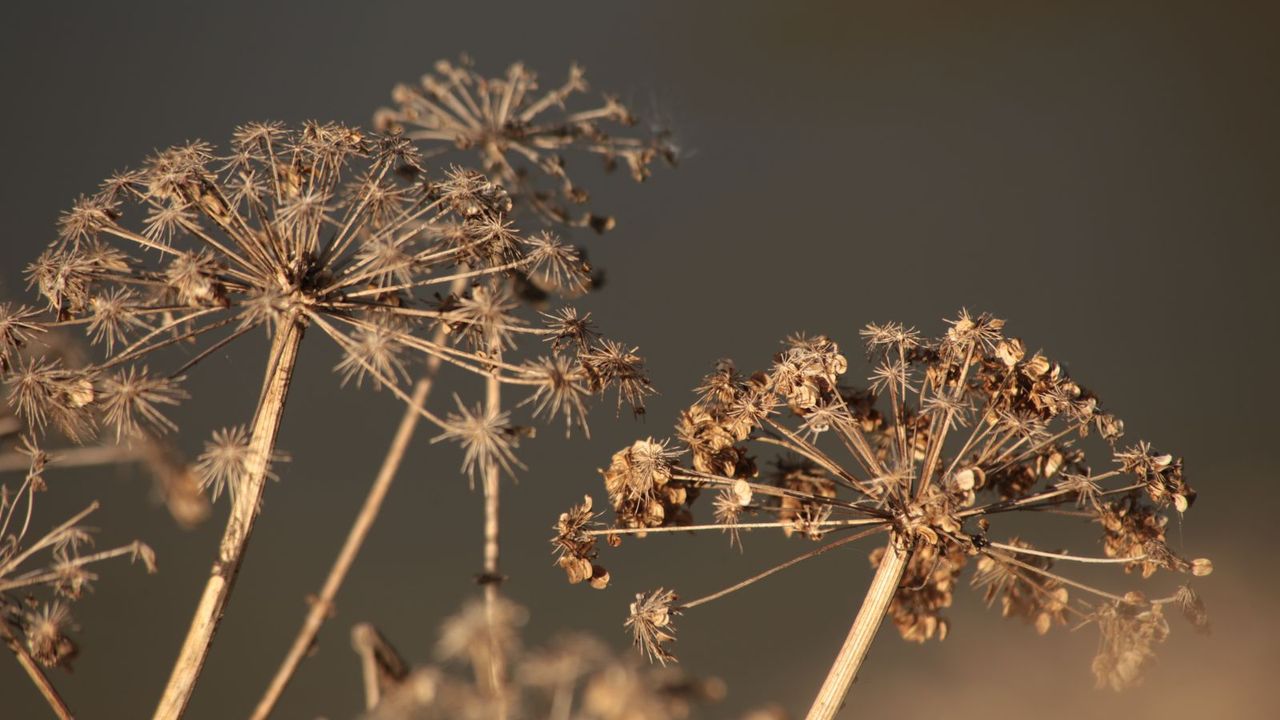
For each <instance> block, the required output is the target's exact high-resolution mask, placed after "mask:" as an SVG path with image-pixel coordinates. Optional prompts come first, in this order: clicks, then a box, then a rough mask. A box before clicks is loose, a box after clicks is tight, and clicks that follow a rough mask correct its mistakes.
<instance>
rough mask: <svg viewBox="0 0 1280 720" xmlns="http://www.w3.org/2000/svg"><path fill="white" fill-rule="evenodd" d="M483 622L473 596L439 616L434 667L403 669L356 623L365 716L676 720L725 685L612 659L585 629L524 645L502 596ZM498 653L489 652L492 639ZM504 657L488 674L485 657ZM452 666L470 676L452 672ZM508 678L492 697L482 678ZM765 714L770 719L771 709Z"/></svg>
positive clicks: (514, 610)
mask: <svg viewBox="0 0 1280 720" xmlns="http://www.w3.org/2000/svg"><path fill="white" fill-rule="evenodd" d="M498 609H499V612H498V613H497V615H496V616H495V617H494V618H492V619H486V617H485V615H486V604H485V603H484V602H482V601H478V600H477V601H474V602H472V603H470V604H468V605H467V606H465V607H464V608H463V610H462V611H461V612H460V613H458V614H457V615H455V616H453V617H451V618H449V619H448V620H446V621H445V624H444V627H443V630H442V633H441V640H440V644H439V647H438V650H439V653H438V654H439V655H440V657H441V660H442V661H443V663H442V665H440V666H426V667H420V668H416V669H413V670H409V669H408V667H407V665H406V664H405V663H404V661H403V660H401V659H400V657H399V655H398V653H396V651H395V649H394V648H392V647H391V645H390V643H388V642H387V641H386V640H385V639H384V638H382V636H381V635H380V634H379V633H377V631H376V630H373V629H372V627H371V626H368V625H363V626H358V627H357V629H356V631H355V632H354V633H353V644H354V645H355V648H356V652H357V653H358V654H359V655H360V656H361V659H362V664H363V666H364V668H365V674H366V676H365V687H366V705H367V707H368V714H367V715H365V717H366V718H367V719H368V720H410V719H413V720H418V719H421V720H427V719H430V718H448V719H449V720H456V719H458V718H475V719H476V720H489V719H490V718H494V717H507V718H510V719H511V720H520V719H523V718H528V719H530V720H534V719H539V720H540V719H543V718H571V717H572V718H581V720H681V719H683V718H690V717H697V716H698V714H697V713H696V710H698V709H699V707H700V706H706V705H709V704H711V703H715V702H717V701H719V700H720V699H722V698H723V697H724V695H725V687H724V683H722V682H721V681H719V680H717V679H714V678H712V679H709V680H700V679H697V678H692V677H689V676H687V675H685V674H684V673H681V672H680V671H678V670H676V669H675V668H653V667H649V666H646V665H644V664H643V663H642V662H639V661H637V659H636V658H634V657H626V658H621V657H617V656H615V654H614V653H613V652H612V651H610V650H609V648H608V647H607V646H606V645H604V644H603V643H601V642H600V641H598V640H596V639H594V638H592V637H590V636H586V635H576V634H575V635H566V636H561V637H558V638H556V639H554V640H552V642H551V643H550V644H548V645H547V646H545V647H542V648H535V649H524V648H522V647H521V646H520V643H519V634H520V630H521V628H522V626H523V625H524V622H525V620H526V615H525V613H524V611H523V609H521V608H519V607H518V606H515V605H513V604H512V603H510V602H508V601H503V602H502V603H500V604H499V605H498ZM495 643H496V644H499V645H501V646H502V652H499V653H494V652H492V651H491V648H492V646H493V645H494V644H495ZM495 661H498V662H502V663H503V668H502V669H501V670H500V671H496V670H495V669H494V668H493V667H492V663H493V662H495ZM457 664H461V665H462V666H463V667H465V668H467V670H468V671H469V674H458V673H456V672H453V668H452V667H451V665H457ZM495 676H503V677H510V678H511V681H510V682H509V683H508V684H507V686H506V687H505V689H504V692H503V693H502V694H501V695H500V696H495V695H494V694H493V692H491V688H490V687H488V683H489V682H490V678H493V677H495ZM766 717H779V716H777V715H772V716H766Z"/></svg>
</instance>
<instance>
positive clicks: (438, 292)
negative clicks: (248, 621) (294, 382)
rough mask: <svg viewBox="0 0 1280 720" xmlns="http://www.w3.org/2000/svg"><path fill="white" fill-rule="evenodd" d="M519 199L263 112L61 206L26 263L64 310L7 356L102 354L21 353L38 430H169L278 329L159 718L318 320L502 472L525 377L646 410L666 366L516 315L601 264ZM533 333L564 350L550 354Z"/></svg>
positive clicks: (374, 377)
mask: <svg viewBox="0 0 1280 720" xmlns="http://www.w3.org/2000/svg"><path fill="white" fill-rule="evenodd" d="M510 209H511V204H510V200H509V198H508V196H507V194H506V193H505V191H504V190H503V189H502V188H500V187H498V186H497V185H495V184H493V183H492V182H490V181H489V180H488V179H486V178H485V177H484V176H482V175H480V174H478V173H474V172H471V171H467V170H464V169H459V168H454V169H452V170H450V171H449V172H447V173H446V174H444V175H442V176H440V177H428V176H427V174H426V173H425V171H424V170H423V169H422V166H421V164H420V162H419V157H418V155H417V153H416V151H415V150H414V148H413V147H412V145H411V143H410V142H409V141H408V140H407V139H405V138H403V137H398V136H383V135H375V134H369V133H365V132H363V131H360V130H358V129H356V128H352V127H347V126H343V125H337V124H318V123H308V124H306V125H304V126H303V127H301V128H298V129H290V128H287V127H285V126H283V125H279V124H274V123H253V124H250V125H246V126H243V127H241V128H239V129H238V130H237V131H236V133H235V135H234V137H233V139H232V143H231V148H230V151H229V153H227V154H225V155H218V154H216V153H215V151H214V149H213V148H212V147H211V146H210V145H208V144H206V143H203V142H199V141H197V142H191V143H187V144H185V145H182V146H178V147H173V148H169V149H167V150H164V151H162V152H159V153H157V154H156V155H154V156H153V157H151V158H150V159H148V161H147V162H146V163H145V165H144V166H143V167H142V168H141V169H139V170H133V171H127V172H123V173H119V174H117V175H115V176H113V177H112V178H110V179H109V180H108V181H107V182H106V183H104V184H103V186H102V189H101V191H100V192H98V193H97V194H95V195H93V196H90V197H83V198H81V199H80V200H79V201H77V202H76V204H75V206H74V207H73V208H72V209H71V210H70V211H68V212H67V213H66V214H64V216H63V218H62V219H61V222H60V233H59V237H58V239H56V240H55V241H53V242H52V243H51V245H50V247H49V249H48V250H47V251H46V252H45V253H44V254H42V255H41V256H40V257H39V258H38V259H37V260H36V261H35V262H34V263H33V264H32V265H31V266H30V267H29V271H28V272H29V277H30V282H31V285H32V286H33V287H36V288H37V289H38V290H39V291H40V293H41V294H42V295H43V296H44V298H45V300H46V301H47V304H48V308H49V312H50V314H51V315H52V317H51V318H49V319H48V320H43V321H39V323H40V324H37V322H38V321H37V319H36V316H35V315H34V314H33V313H31V312H30V311H27V310H20V311H18V312H17V313H16V314H13V315H12V316H11V317H10V319H8V320H7V321H6V324H5V325H4V328H5V330H4V333H3V334H2V335H0V338H3V340H4V345H3V347H5V354H4V359H5V362H6V364H7V363H8V362H9V359H10V357H11V355H12V352H11V350H10V348H11V347H12V346H15V345H16V343H17V342H19V341H21V340H22V339H23V336H24V335H26V334H29V333H31V332H35V331H36V330H37V329H38V328H50V327H70V326H78V327H81V328H83V329H84V330H85V331H86V334H87V335H88V336H89V339H90V341H91V342H92V343H93V344H95V345H98V346H100V347H101V348H102V350H103V351H104V352H103V355H104V357H103V359H102V360H100V361H98V362H95V363H90V364H88V365H86V366H84V367H82V368H75V369H72V368H69V367H66V366H64V365H63V364H62V363H60V362H58V361H56V360H54V361H46V360H30V361H27V362H24V363H20V364H16V365H14V367H13V368H12V371H11V373H10V375H9V379H8V382H9V385H10V388H11V391H10V404H11V405H12V406H13V407H14V408H15V410H16V412H17V415H18V416H19V417H20V418H21V419H22V421H23V422H25V423H27V424H29V425H30V426H31V427H32V428H34V429H35V430H36V431H37V432H38V433H39V432H43V431H44V430H45V429H46V427H56V428H58V429H59V430H61V431H62V433H63V434H65V435H66V436H67V437H69V438H71V439H72V440H74V441H84V440H87V439H88V438H90V437H92V436H93V435H94V434H95V433H96V431H97V430H98V425H99V422H98V416H99V414H100V415H101V417H102V418H103V420H102V423H101V424H103V425H105V426H106V428H107V429H108V430H109V431H110V432H112V433H113V434H114V435H115V436H116V437H117V438H120V439H122V440H127V439H129V438H132V437H136V435H137V434H138V433H139V432H146V433H152V434H163V433H166V432H170V431H172V430H174V429H175V428H176V426H175V424H174V423H173V422H172V420H170V418H169V417H168V414H167V413H168V411H169V409H170V408H171V407H172V406H174V405H176V404H178V403H179V402H180V401H182V400H184V399H185V398H186V392H185V391H184V390H183V389H182V380H183V378H184V376H185V374H186V373H188V372H189V371H191V370H192V368H194V367H195V366H196V365H197V364H198V363H199V362H200V361H201V360H202V359H204V358H206V357H208V356H209V355H210V354H212V353H214V352H216V351H219V350H221V349H223V348H225V347H226V346H228V345H229V344H231V343H232V342H233V341H235V340H236V339H238V338H241V337H243V336H244V335H246V334H248V333H249V332H251V331H252V330H254V329H255V328H263V329H265V330H266V331H267V332H268V334H269V335H270V337H271V340H272V342H271V350H270V352H269V355H268V361H267V371H266V376H265V378H264V381H263V385H262V390H261V393H260V396H259V401H258V407H257V410H256V412H255V415H254V419H253V421H252V423H251V424H249V425H248V426H245V427H232V428H229V429H226V430H222V431H219V432H217V433H215V435H214V438H213V440H211V441H210V442H209V443H207V445H206V451H205V453H204V454H203V455H202V456H201V458H200V463H199V465H198V469H199V470H200V471H201V473H202V479H203V481H204V483H205V484H206V485H207V486H208V487H209V488H210V490H211V491H212V493H213V494H215V495H216V494H218V493H219V492H220V491H221V490H224V489H225V490H226V491H227V492H228V494H229V496H230V497H231V505H232V509H231V513H230V516H229V519H228V524H227V529H226V531H225V533H224V535H223V538H222V541H221V543H220V545H219V552H218V559H217V561H216V562H215V564H214V566H213V570H212V572H211V575H210V578H209V580H208V583H207V585H206V589H205V592H204V594H203V596H202V598H201V601H200V604H199V606H198V608H197V610H196V613H195V618H194V619H193V622H192V626H191V629H190V631H189V633H188V637H187V640H186V642H185V643H184V645H183V649H182V651H181V653H180V656H179V660H178V662H177V663H176V665H175V668H174V673H173V676H172V677H171V679H170V683H169V685H168V686H167V689H166V692H165V695H164V698H163V699H162V701H161V704H160V707H159V709H158V710H157V715H156V716H157V717H176V716H178V715H179V714H181V712H182V711H183V709H184V708H185V706H186V704H187V702H188V701H189V698H190V694H191V691H192V689H193V687H194V684H195V681H196V678H197V677H198V674H199V671H200V668H201V666H202V665H203V662H204V658H205V657H206V655H207V652H208V648H209V645H210V643H211V641H212V636H213V633H214V631H215V630H216V627H217V623H218V620H219V619H220V617H221V615H222V612H223V609H224V607H225V604H226V601H227V598H228V596H229V593H230V590H231V586H232V583H233V581H234V579H235V576H236V574H237V571H238V568H239V565H240V562H241V559H242V557H243V553H244V549H245V547H246V545H247V541H248V538H249V535H250V532H251V530H252V527H253V523H254V521H255V519H256V516H257V511H258V508H259V501H260V498H261V495H262V491H263V487H264V484H265V481H266V479H267V478H268V477H270V476H271V474H272V473H271V466H272V463H273V461H276V460H278V459H279V458H280V457H281V454H280V453H279V452H278V451H277V449H276V447H275V441H276V434H277V431H278V428H279V424H280V421H281V417H282V414H283V410H284V405H285V400H286V397H287V394H288V390H289V386H290V384H291V379H292V373H293V368H294V365H295V362H296V358H297V353H298V349H299V346H300V344H301V341H302V338H303V334H304V331H305V330H306V329H309V328H312V327H315V328H318V329H319V330H320V331H321V332H322V333H323V334H325V335H326V336H328V337H329V338H330V339H332V340H333V341H334V342H335V343H336V344H337V345H338V347H339V348H340V349H341V350H342V351H343V354H344V356H343V359H342V361H341V362H340V363H339V364H338V365H337V367H336V368H335V370H336V371H337V372H338V373H339V374H340V375H341V376H342V379H343V382H344V383H347V382H354V383H355V384H356V385H363V384H364V383H369V384H371V385H372V386H374V387H375V388H377V389H386V390H388V391H390V392H391V393H393V394H394V395H396V396H397V397H399V398H401V399H402V400H405V401H406V402H408V403H409V405H410V406H411V408H412V410H413V411H414V412H415V413H416V414H419V415H421V416H422V417H425V418H426V419H427V420H428V421H430V422H431V423H433V424H435V425H436V426H437V427H438V428H439V429H440V430H441V435H440V438H441V439H452V440H457V441H459V442H460V443H461V444H462V445H463V447H464V449H465V454H466V459H465V467H466V469H467V470H468V471H469V472H470V473H472V474H473V475H477V474H478V475H483V476H485V477H486V478H491V479H492V481H493V482H496V478H497V472H498V469H499V468H501V467H507V468H511V467H513V466H514V465H515V462H516V461H515V459H514V456H513V455H512V449H513V448H514V447H515V445H516V444H517V443H518V440H519V438H520V436H521V434H522V432H521V431H520V429H519V428H517V427H515V426H513V425H512V424H511V422H510V419H509V414H508V413H507V412H504V411H501V410H499V409H497V405H496V403H495V402H492V398H494V397H496V395H497V392H498V390H497V389H498V388H500V387H501V386H503V385H508V386H514V387H517V388H519V387H523V388H526V389H527V390H528V391H529V393H530V395H529V397H528V400H527V401H526V402H527V403H529V404H530V405H531V406H532V410H533V414H534V415H536V416H543V417H546V418H555V417H557V416H563V417H564V421H565V423H566V426H567V430H568V429H571V428H573V427H580V428H583V429H584V430H585V428H586V422H585V418H584V416H583V412H584V409H585V404H586V401H587V399H588V398H589V397H590V396H591V395H594V394H599V393H602V392H604V391H605V390H606V389H608V388H616V389H617V390H618V392H619V403H621V402H622V401H624V400H625V401H627V402H630V403H632V404H634V405H636V406H637V408H640V407H641V403H642V400H643V396H644V395H645V394H646V393H647V392H648V381H647V379H646V378H645V376H644V373H643V369H642V366H641V361H640V359H639V357H638V356H636V355H635V354H634V352H633V351H631V350H630V349H629V348H628V347H627V346H624V345H621V344H619V343H615V342H613V341H609V340H603V339H601V338H599V337H598V336H597V335H596V334H595V332H594V330H593V329H592V328H591V326H590V324H589V322H588V318H587V317H585V316H579V315H578V314H577V313H575V312H573V311H572V309H569V308H563V309H561V310H558V311H556V312H555V313H551V314H549V315H547V316H544V317H543V318H542V321H541V323H540V324H539V325H533V324H530V323H528V322H527V321H524V320H522V319H521V318H520V317H519V316H518V315H517V314H516V311H517V310H518V304H517V303H516V302H514V300H513V299H512V284H513V282H514V280H515V277H516V275H517V274H521V275H527V276H532V277H537V278H540V279H541V281H542V283H543V284H544V285H545V286H547V287H550V288H553V289H558V288H564V289H566V290H570V291H572V290H574V289H576V288H579V287H580V286H581V285H582V284H583V283H585V282H586V278H587V274H588V268H587V267H586V265H585V263H583V262H582V261H581V259H580V258H579V256H578V254H577V252H576V251H575V250H574V249H573V248H572V247H569V246H566V245H564V244H562V243H561V242H559V241H558V240H557V239H556V238H555V237H554V236H552V235H550V234H548V233H541V234H539V235H535V236H524V235H521V234H520V233H519V232H518V231H517V230H516V229H515V228H514V227H513V226H512V224H511V222H510V220H509V219H508V212H509V210H510ZM424 328H426V329H428V330H430V329H434V331H435V335H434V336H424V332H423V329H424ZM524 339H529V340H535V341H537V342H536V344H537V347H539V348H542V347H548V348H549V350H550V352H549V353H545V354H543V355H542V356H540V357H539V356H537V355H538V353H534V352H530V348H529V346H528V344H527V343H525V344H521V343H520V342H519V341H520V340H524ZM541 341H547V342H546V343H543V342H541ZM175 346H176V347H180V348H183V347H185V348H189V350H188V357H186V358H185V359H184V361H183V362H181V363H180V364H179V365H178V366H177V367H176V368H174V369H171V370H167V371H164V372H153V371H152V370H151V369H150V367H151V365H153V364H158V362H159V354H160V351H162V350H164V349H165V348H171V347H175ZM520 351H523V352H520ZM539 352H541V351H539ZM504 353H505V354H506V358H507V359H504ZM414 357H418V358H422V359H427V360H429V361H433V362H435V363H439V362H447V363H449V364H450V365H453V366H455V367H458V368H461V369H463V370H466V371H469V372H471V373H474V374H476V375H479V376H481V377H483V378H484V380H485V383H486V385H487V386H488V388H489V391H488V395H489V396H490V399H491V401H490V402H489V403H488V404H487V405H486V406H485V407H483V408H481V409H473V408H472V407H471V406H469V405H466V404H464V403H462V402H461V401H459V403H458V411H457V412H456V413H453V414H439V415H438V414H436V413H433V412H431V411H429V410H427V409H426V408H425V407H423V406H422V402H421V401H420V400H415V397H414V396H412V395H410V393H409V392H407V391H406V390H405V389H404V387H403V386H404V385H405V384H406V383H407V380H408V374H409V368H410V362H411V360H412V359H413V358H414ZM494 495H495V497H496V492H495V493H494ZM495 502H496V499H495Z"/></svg>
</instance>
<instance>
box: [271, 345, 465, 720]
mask: <svg viewBox="0 0 1280 720" xmlns="http://www.w3.org/2000/svg"><path fill="white" fill-rule="evenodd" d="M439 368H440V358H439V357H432V358H430V359H429V360H428V361H427V369H426V373H425V374H424V375H423V376H422V377H421V378H419V380H418V382H417V383H416V384H415V385H414V387H413V395H412V396H411V397H412V399H411V400H410V402H409V404H408V405H406V406H405V409H404V415H403V416H402V417H401V418H400V426H399V427H398V428H397V429H396V434H395V437H394V438H393V439H392V441H391V447H390V448H389V449H388V450H387V455H386V457H385V458H384V459H383V461H382V467H381V468H380V469H379V470H378V476H377V478H375V479H374V481H373V485H372V486H371V487H370V488H369V494H368V495H367V496H366V497H365V500H364V506H363V507H361V509H360V514H359V515H357V516H356V520H355V523H354V524H353V525H352V526H351V531H350V532H349V533H348V534H347V539H346V541H345V542H344V543H343V545H342V550H341V551H340V552H339V553H338V557H337V558H336V559H335V560H334V561H333V567H332V568H330V570H329V576H328V577H327V578H325V581H324V586H323V587H322V588H321V590H320V594H319V595H318V596H317V597H316V598H315V600H314V601H313V602H312V603H311V609H310V610H309V611H308V612H307V617H306V619H305V620H303V623H302V629H301V630H300V631H299V632H298V636H297V637H296V638H294V641H293V645H292V646H291V647H290V648H289V653H288V654H287V655H286V656H285V659H284V662H283V663H281V665H280V669H279V670H277V671H276V674H275V677H274V678H272V679H271V685H270V686H269V687H268V688H267V691H266V693H265V694H264V695H263V696H262V699H261V700H259V701H258V706H257V707H256V708H254V711H253V715H251V716H250V717H251V718H252V720H264V719H265V718H266V717H268V716H269V715H271V712H272V710H274V709H275V706H276V703H277V702H279V700H280V696H281V694H283V693H284V690H285V687H286V686H287V685H288V684H289V681H290V680H292V679H293V675H294V673H296V672H297V670H298V666H299V665H300V664H301V663H302V660H303V658H305V657H306V655H307V652H308V651H309V650H310V649H311V647H312V645H313V644H314V643H315V639H316V636H317V635H318V634H319V633H320V627H321V626H322V625H324V622H325V620H327V619H328V618H329V616H330V614H331V613H332V610H333V601H334V598H336V597H337V595H338V589H339V588H340V587H342V582H343V581H344V580H345V579H346V577H347V573H348V572H349V571H350V570H351V565H352V564H353V563H354V562H355V559H356V554H357V553H359V552H360V547H361V546H362V545H363V544H364V541H365V538H366V537H368V535H369V531H370V530H371V529H372V528H373V524H374V521H376V520H377V519H378V512H379V511H380V510H381V509H382V503H383V501H384V500H385V499H386V497H387V491H388V490H390V488H391V482H392V481H393V480H395V477H396V473H397V472H399V470H400V463H401V462H402V461H403V460H404V454H405V451H406V450H407V449H408V447H409V441H410V440H412V439H413V433H414V430H416V429H417V427H418V420H419V418H421V417H422V414H421V413H420V412H419V411H418V408H420V407H422V406H423V405H425V404H426V402H427V396H428V395H430V394H431V386H432V384H433V382H434V380H435V376H436V372H437V370H438V369H439Z"/></svg>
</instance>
